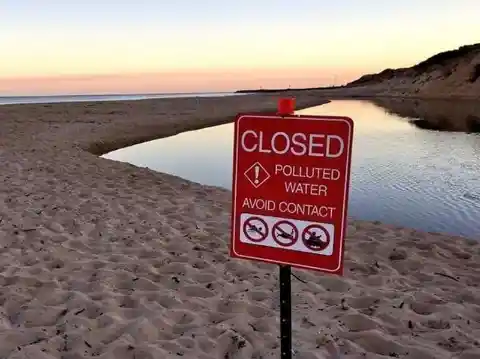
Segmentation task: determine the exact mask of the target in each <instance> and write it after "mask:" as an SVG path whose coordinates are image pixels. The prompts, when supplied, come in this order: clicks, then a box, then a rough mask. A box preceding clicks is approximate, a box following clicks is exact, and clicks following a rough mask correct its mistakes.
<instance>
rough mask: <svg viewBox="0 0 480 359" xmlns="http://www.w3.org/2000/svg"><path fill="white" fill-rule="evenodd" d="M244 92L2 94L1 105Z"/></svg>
mask: <svg viewBox="0 0 480 359" xmlns="http://www.w3.org/2000/svg"><path fill="white" fill-rule="evenodd" d="M239 95H244V94H239V93H234V92H198V93H159V94H120V95H114V94H111V95H60V96H0V105H13V104H29V103H30V104H31V103H58V102H91V101H97V102H98V101H127V100H128V101H132V100H146V99H154V98H174V97H222V96H239Z"/></svg>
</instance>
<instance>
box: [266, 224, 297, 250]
mask: <svg viewBox="0 0 480 359" xmlns="http://www.w3.org/2000/svg"><path fill="white" fill-rule="evenodd" d="M281 225H287V226H288V227H290V228H289V230H290V233H289V232H288V230H287V229H284V228H282V227H280V226H281ZM272 237H273V240H274V241H275V243H277V244H278V245H280V246H282V247H291V246H293V245H294V244H295V243H297V241H298V229H297V227H295V225H294V224H293V223H292V222H289V221H278V222H277V223H275V224H274V225H273V227H272ZM286 241H287V242H286Z"/></svg>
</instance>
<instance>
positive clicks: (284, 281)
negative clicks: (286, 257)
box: [280, 265, 292, 359]
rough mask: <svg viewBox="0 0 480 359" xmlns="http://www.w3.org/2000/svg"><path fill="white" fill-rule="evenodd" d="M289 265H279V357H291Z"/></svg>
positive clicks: (288, 358) (282, 358) (289, 358)
mask: <svg viewBox="0 0 480 359" xmlns="http://www.w3.org/2000/svg"><path fill="white" fill-rule="evenodd" d="M291 272H292V270H291V267H290V266H284V265H280V352H281V354H280V358H281V359H292V286H291Z"/></svg>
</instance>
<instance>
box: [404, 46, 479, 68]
mask: <svg viewBox="0 0 480 359" xmlns="http://www.w3.org/2000/svg"><path fill="white" fill-rule="evenodd" d="M477 51H480V44H474V45H465V46H462V47H459V48H458V49H456V50H449V51H444V52H440V53H439V54H436V55H433V56H432V57H430V58H428V59H426V60H425V61H422V62H420V63H418V64H416V65H415V66H413V69H415V70H417V71H419V70H420V71H423V70H426V69H427V68H429V67H432V66H437V65H445V64H446V63H448V62H450V61H452V60H456V59H458V58H460V57H463V56H466V55H468V54H469V53H471V52H477Z"/></svg>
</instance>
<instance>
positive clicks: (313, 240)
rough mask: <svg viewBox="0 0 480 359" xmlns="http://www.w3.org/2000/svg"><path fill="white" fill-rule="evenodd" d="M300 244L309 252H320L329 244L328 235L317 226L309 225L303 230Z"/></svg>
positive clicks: (322, 228)
mask: <svg viewBox="0 0 480 359" xmlns="http://www.w3.org/2000/svg"><path fill="white" fill-rule="evenodd" d="M317 232H320V234H317ZM322 237H323V238H322ZM302 242H303V244H304V245H305V247H307V248H308V249H310V250H311V251H315V252H321V251H323V250H325V249H326V248H327V247H328V245H329V244H330V233H328V231H327V230H326V229H325V228H324V227H323V226H321V225H319V224H311V225H309V226H307V227H306V228H305V229H304V230H303V232H302Z"/></svg>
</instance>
